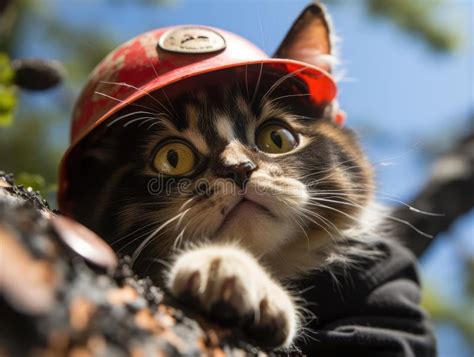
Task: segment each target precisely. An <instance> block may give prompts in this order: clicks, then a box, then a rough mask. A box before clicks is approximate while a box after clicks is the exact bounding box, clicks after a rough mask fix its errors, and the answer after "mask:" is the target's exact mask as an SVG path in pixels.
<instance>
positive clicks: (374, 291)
mask: <svg viewBox="0 0 474 357" xmlns="http://www.w3.org/2000/svg"><path fill="white" fill-rule="evenodd" d="M377 245H378V247H379V249H380V250H381V251H382V252H383V257H382V258H378V259H376V260H372V261H370V260H366V261H364V262H363V263H362V264H358V265H357V267H353V268H350V269H347V270H346V271H345V272H344V274H341V275H338V276H336V278H337V280H338V283H337V282H336V279H335V278H334V276H332V275H330V274H329V273H328V272H316V273H314V274H311V275H310V276H307V277H306V278H304V279H302V280H301V281H300V282H299V283H298V286H299V288H300V289H301V290H302V291H303V293H302V295H303V296H302V297H303V298H304V299H305V300H306V301H307V302H308V306H307V308H308V309H309V310H311V312H312V313H314V315H315V316H316V318H315V319H314V320H313V321H311V323H310V324H309V325H308V326H307V327H308V328H309V329H310V330H312V332H310V333H309V336H308V337H307V339H306V342H304V343H302V345H301V346H300V347H301V349H302V352H303V353H305V354H307V355H308V356H351V357H352V356H435V355H436V341H435V338H434V335H433V332H432V329H431V326H430V322H429V320H428V318H427V316H426V314H425V312H424V311H423V309H422V308H421V307H420V306H419V302H420V281H419V279H418V274H417V268H416V264H417V262H416V258H415V257H414V256H413V254H412V253H411V252H409V251H408V250H407V249H405V248H404V247H401V246H400V245H399V244H397V243H394V242H388V241H383V242H382V241H381V242H378V243H377Z"/></svg>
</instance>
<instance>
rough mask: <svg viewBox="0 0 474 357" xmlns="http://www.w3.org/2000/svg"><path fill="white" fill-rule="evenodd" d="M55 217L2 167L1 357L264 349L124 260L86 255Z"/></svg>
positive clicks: (234, 352) (252, 352) (240, 352)
mask: <svg viewBox="0 0 474 357" xmlns="http://www.w3.org/2000/svg"><path fill="white" fill-rule="evenodd" d="M54 216H55V214H54V213H53V212H51V210H50V209H49V207H48V205H47V203H46V202H45V201H44V200H43V199H42V198H41V197H40V196H39V195H38V194H37V193H34V192H32V191H31V190H27V189H24V188H22V187H17V186H15V185H14V183H13V181H12V179H11V176H6V175H1V174H0V246H1V250H0V254H1V256H0V291H1V293H2V294H1V297H0V316H1V318H0V356H2V357H4V356H29V355H35V356H36V355H39V356H66V355H67V356H104V355H107V356H128V355H130V356H154V355H160V356H161V355H163V356H173V355H190V356H199V355H203V354H204V355H213V356H221V355H235V356H243V355H264V354H265V353H264V352H262V351H260V350H258V349H256V348H255V347H253V346H252V345H250V344H248V343H246V342H243V339H241V336H240V334H239V331H238V330H231V329H227V328H224V327H219V326H217V325H212V324H210V323H209V322H207V321H206V320H205V319H203V318H202V317H200V316H199V315H196V314H193V313H192V312H190V311H185V309H182V308H181V307H180V306H179V304H178V303H177V302H175V301H173V300H172V299H171V298H170V297H169V296H168V295H167V294H166V293H165V292H163V291H162V290H161V289H159V288H158V287H156V286H154V285H153V284H152V282H151V281H150V280H148V279H139V278H138V277H136V276H135V275H134V274H133V272H132V270H131V269H130V266H129V264H128V260H127V259H122V260H120V261H119V262H118V264H117V265H116V266H115V267H114V264H112V263H110V260H109V263H107V261H102V262H101V261H100V259H99V260H97V259H96V260H95V261H94V259H92V260H90V259H89V262H87V260H85V259H83V258H82V257H81V256H79V255H78V254H77V253H76V252H75V251H74V249H72V248H71V246H69V245H68V244H67V239H65V237H64V236H65V235H67V234H68V233H67V229H66V230H64V229H62V230H58V227H57V225H56V226H55V225H54V224H53V220H54ZM66 238H67V237H66ZM85 243H87V242H85ZM81 249H82V251H83V252H85V253H87V250H83V249H84V247H76V250H78V251H81ZM86 255H87V254H86ZM89 257H92V258H93V256H89Z"/></svg>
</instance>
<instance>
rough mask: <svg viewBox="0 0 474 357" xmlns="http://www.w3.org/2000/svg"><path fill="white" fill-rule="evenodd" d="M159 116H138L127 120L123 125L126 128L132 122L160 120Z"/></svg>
mask: <svg viewBox="0 0 474 357" xmlns="http://www.w3.org/2000/svg"><path fill="white" fill-rule="evenodd" d="M158 119H159V117H140V118H136V119H132V120H130V121H128V122H126V123H125V124H124V125H123V127H124V128H126V127H127V126H129V125H130V124H133V123H136V122H137V121H145V122H147V121H150V120H158Z"/></svg>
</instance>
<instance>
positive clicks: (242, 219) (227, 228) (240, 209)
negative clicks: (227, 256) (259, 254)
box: [214, 198, 276, 240]
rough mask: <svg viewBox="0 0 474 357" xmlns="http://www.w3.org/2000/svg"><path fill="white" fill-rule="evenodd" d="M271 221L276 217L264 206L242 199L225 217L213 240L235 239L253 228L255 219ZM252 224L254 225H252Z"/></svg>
mask: <svg viewBox="0 0 474 357" xmlns="http://www.w3.org/2000/svg"><path fill="white" fill-rule="evenodd" d="M257 217H258V219H266V220H273V219H275V218H276V217H275V216H274V214H273V213H272V212H271V211H270V210H269V209H268V208H266V207H265V206H263V205H261V204H259V203H257V202H254V201H251V200H249V199H246V198H243V199H242V200H240V201H239V202H237V203H236V204H235V205H234V206H233V207H232V208H231V209H230V210H229V211H228V213H227V214H226V215H225V217H224V219H223V221H222V223H221V225H220V227H219V228H218V229H217V231H216V233H215V234H214V237H215V239H217V240H218V239H220V238H224V239H225V238H227V237H229V236H231V237H235V236H238V235H240V234H241V233H242V231H244V230H245V231H246V232H247V233H249V230H252V228H255V224H256V222H258V221H256V218H257ZM252 222H254V223H252Z"/></svg>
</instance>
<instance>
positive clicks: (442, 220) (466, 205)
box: [394, 132, 474, 256]
mask: <svg viewBox="0 0 474 357" xmlns="http://www.w3.org/2000/svg"><path fill="white" fill-rule="evenodd" d="M409 204H410V206H413V207H416V208H418V209H420V210H423V211H426V212H432V213H439V214H440V215H439V216H431V215H425V214H420V213H417V212H416V211H414V210H412V209H410V208H409V207H400V208H398V209H397V210H396V211H395V212H394V215H395V216H396V217H399V218H401V219H403V220H406V221H408V222H409V223H411V224H412V225H413V226H415V227H416V228H417V229H419V230H421V231H423V232H426V233H428V234H430V235H432V236H433V238H431V239H430V238H427V237H424V236H422V235H421V234H419V233H417V232H416V231H415V230H413V229H412V228H410V227H408V226H406V225H400V227H399V234H398V235H397V236H398V237H402V239H403V242H404V243H405V245H406V246H407V247H409V248H410V249H411V250H412V251H413V252H414V253H415V254H417V255H418V256H420V255H422V254H423V252H424V251H425V250H426V249H427V248H428V246H429V245H430V244H431V243H432V241H433V239H436V237H437V236H438V235H439V234H440V233H442V232H445V231H447V230H448V229H449V228H450V227H451V226H452V225H453V224H454V222H456V221H457V219H458V218H460V217H461V216H463V215H464V214H466V213H468V212H469V211H470V210H471V209H472V208H473V207H474V132H471V133H470V134H468V135H466V136H465V137H464V138H463V139H462V140H460V141H459V142H458V143H457V144H456V145H455V146H454V147H453V148H452V149H451V150H449V151H448V152H446V153H445V154H443V155H441V156H440V157H439V158H438V159H437V160H436V162H435V164H434V165H433V168H432V174H431V177H430V178H429V179H428V181H427V183H426V184H425V186H424V188H423V189H422V191H421V192H420V193H418V195H417V196H416V197H415V198H414V199H413V200H412V201H411V202H410V203H409Z"/></svg>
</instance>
